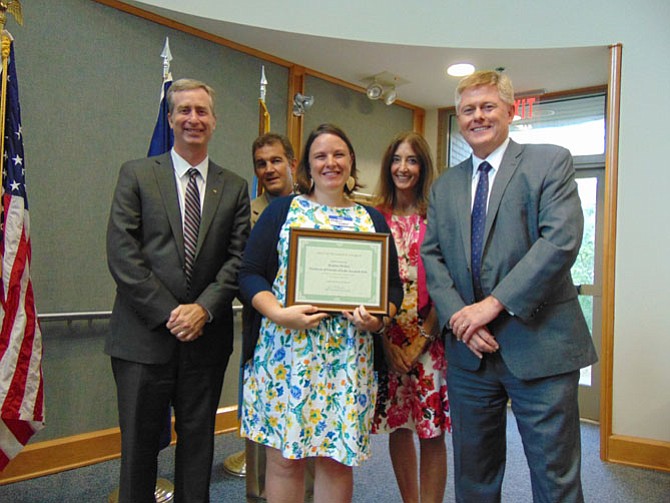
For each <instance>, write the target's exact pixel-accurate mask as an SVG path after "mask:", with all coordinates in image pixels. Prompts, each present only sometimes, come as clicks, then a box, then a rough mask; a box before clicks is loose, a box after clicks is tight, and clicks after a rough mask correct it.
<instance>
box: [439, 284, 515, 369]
mask: <svg viewBox="0 0 670 503" xmlns="http://www.w3.org/2000/svg"><path fill="white" fill-rule="evenodd" d="M503 310H504V306H503V305H502V304H501V303H500V301H499V300H498V299H496V298H495V297H493V296H492V295H489V296H488V297H486V298H485V299H484V300H482V301H480V302H475V303H474V304H471V305H469V306H465V307H464V308H462V309H461V310H459V311H457V312H456V313H454V315H453V316H452V317H451V319H450V320H449V326H450V327H451V331H452V332H453V333H454V335H455V336H456V339H458V340H459V341H462V342H464V343H465V344H467V346H468V348H470V350H471V351H472V352H473V353H475V354H476V355H477V356H478V357H479V358H481V357H482V353H492V352H494V351H497V350H498V348H499V346H498V343H497V342H496V340H495V338H494V337H493V335H491V332H490V331H489V330H488V328H486V325H487V324H488V323H490V322H492V321H493V320H495V319H496V318H497V317H498V315H499V314H500V313H501V312H502V311H503ZM473 338H474V340H473Z"/></svg>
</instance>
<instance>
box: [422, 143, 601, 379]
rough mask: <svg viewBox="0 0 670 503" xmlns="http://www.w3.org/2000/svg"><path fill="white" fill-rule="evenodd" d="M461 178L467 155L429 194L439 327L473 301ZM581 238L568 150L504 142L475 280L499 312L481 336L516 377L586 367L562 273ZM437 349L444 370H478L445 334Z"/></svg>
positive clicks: (429, 255)
mask: <svg viewBox="0 0 670 503" xmlns="http://www.w3.org/2000/svg"><path fill="white" fill-rule="evenodd" d="M471 181H472V158H470V159H468V160H466V161H464V162H462V163H461V164H459V165H458V166H455V167H453V168H450V169H448V170H447V171H446V172H445V173H444V174H442V175H441V176H440V178H439V179H438V180H437V181H436V182H435V184H434V185H433V187H432V190H431V196H430V206H429V210H428V229H427V232H426V238H425V240H424V243H423V246H422V256H423V259H424V264H425V267H426V274H427V278H428V290H429V292H430V295H431V298H432V299H433V301H434V303H435V306H436V308H437V311H438V314H439V318H440V323H441V324H442V326H443V327H444V328H445V330H448V328H447V327H446V325H447V324H448V321H449V319H450V318H451V316H452V315H453V314H454V313H455V312H456V311H458V310H459V309H461V308H462V307H464V306H466V305H469V304H472V303H473V302H474V300H475V299H474V292H473V287H472V275H471V270H470V242H471V240H470V220H471V218H470V215H471V190H472V188H471V187H472V183H471ZM582 231H583V215H582V209H581V204H580V200H579V194H578V192H577V184H576V182H575V181H574V168H573V165H572V157H571V156H570V153H569V151H567V150H566V149H564V148H562V147H557V146H554V145H519V144H517V143H515V142H514V141H510V143H509V145H508V147H507V150H506V151H505V155H504V157H503V160H502V163H501V165H500V170H499V172H498V173H497V175H496V178H495V181H494V183H493V186H492V188H491V194H490V199H489V206H488V212H487V215H486V229H485V233H484V252H483V255H482V271H481V280H482V287H483V290H484V294H485V295H489V294H491V295H493V296H494V297H496V298H497V299H498V300H499V301H500V302H502V304H503V305H504V306H505V308H506V309H507V312H503V313H501V314H500V315H499V316H498V318H497V319H496V320H494V321H493V322H492V323H491V324H490V325H489V329H490V330H491V332H492V333H493V334H494V335H495V337H496V339H497V341H498V343H499V344H500V350H499V351H500V354H501V356H502V358H503V360H504V361H505V363H506V364H507V366H508V368H509V369H510V371H511V372H512V373H513V374H514V375H515V376H516V377H518V378H520V379H533V378H539V377H545V376H549V375H557V374H561V373H564V372H569V371H572V370H576V369H579V368H582V367H585V366H588V365H590V364H591V363H593V362H595V361H596V354H595V349H594V347H593V344H592V342H591V337H590V334H589V331H588V327H587V325H586V323H585V321H584V316H583V314H582V311H581V308H580V305H579V302H578V300H577V289H576V288H575V286H574V284H573V282H572V277H571V275H570V268H571V266H572V265H573V263H574V261H575V258H576V257H577V253H578V252H579V247H580V245H581V240H582ZM509 313H513V314H514V315H513V316H512V315H510V314H509ZM446 350H447V358H448V360H449V364H450V365H457V366H459V367H461V368H464V369H469V370H475V369H477V368H478V367H479V364H480V360H479V359H478V358H477V357H476V356H475V355H474V354H472V352H471V351H470V350H469V349H468V348H467V347H466V345H465V344H463V343H460V342H458V341H457V340H456V338H455V337H454V336H453V335H452V334H451V332H449V331H448V332H447V334H446Z"/></svg>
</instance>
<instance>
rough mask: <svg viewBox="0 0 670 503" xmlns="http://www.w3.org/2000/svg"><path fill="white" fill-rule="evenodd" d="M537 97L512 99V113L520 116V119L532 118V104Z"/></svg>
mask: <svg viewBox="0 0 670 503" xmlns="http://www.w3.org/2000/svg"><path fill="white" fill-rule="evenodd" d="M536 101H537V98H521V99H518V100H514V107H515V113H514V115H516V116H518V117H521V119H532V118H533V105H534V104H535V102H536Z"/></svg>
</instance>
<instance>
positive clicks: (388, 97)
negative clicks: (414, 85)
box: [384, 86, 398, 105]
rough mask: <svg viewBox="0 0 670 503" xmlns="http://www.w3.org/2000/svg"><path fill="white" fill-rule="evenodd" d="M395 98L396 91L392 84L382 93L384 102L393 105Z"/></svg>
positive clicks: (396, 97)
mask: <svg viewBox="0 0 670 503" xmlns="http://www.w3.org/2000/svg"><path fill="white" fill-rule="evenodd" d="M397 99H398V93H397V92H396V90H395V86H392V87H391V88H389V89H388V90H387V91H386V92H385V93H384V103H386V104H387V105H393V103H395V100H397Z"/></svg>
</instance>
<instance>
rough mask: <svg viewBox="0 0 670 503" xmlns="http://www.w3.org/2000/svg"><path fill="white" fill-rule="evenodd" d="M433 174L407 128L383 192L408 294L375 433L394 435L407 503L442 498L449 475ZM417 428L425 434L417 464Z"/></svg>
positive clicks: (392, 336) (382, 205)
mask: <svg viewBox="0 0 670 503" xmlns="http://www.w3.org/2000/svg"><path fill="white" fill-rule="evenodd" d="M434 176H435V173H434V169H433V162H432V159H431V156H430V150H429V147H428V145H427V143H426V141H425V140H424V139H423V137H421V136H420V135H419V134H417V133H413V132H408V133H401V134H399V135H398V136H396V137H395V138H394V139H393V140H392V142H391V144H390V145H389V147H388V148H387V150H386V153H385V154H384V158H383V160H382V167H381V174H380V178H379V188H378V191H377V194H378V197H379V200H378V204H379V206H378V209H380V211H381V212H382V214H383V215H384V217H385V218H386V221H387V223H388V224H389V227H390V228H391V232H392V233H393V238H394V240H395V243H396V247H397V249H398V258H399V269H400V277H401V279H402V282H403V286H404V298H403V303H402V306H401V307H400V309H399V311H398V314H397V316H396V319H395V323H394V324H393V325H392V326H391V327H390V328H389V329H388V330H387V331H386V337H385V346H384V348H385V352H386V358H387V361H388V362H389V366H390V369H389V370H388V371H387V372H385V373H380V375H379V390H378V395H377V405H376V410H375V419H374V427H373V432H374V433H383V432H387V433H390V435H389V451H390V455H391V461H392V463H393V469H394V471H395V475H396V480H397V481H398V487H399V489H400V494H401V496H402V498H403V501H404V502H405V503H408V502H419V501H421V502H422V503H429V502H441V501H442V499H443V497H444V490H445V484H446V476H447V457H446V447H445V444H444V432H445V431H446V430H450V428H451V424H450V421H449V402H448V399H447V384H446V361H445V358H444V342H443V340H442V338H441V337H440V334H439V326H438V325H439V322H438V320H437V313H436V312H435V309H434V308H433V307H432V305H431V302H430V298H429V297H428V292H427V290H426V278H425V272H424V270H423V263H422V261H421V256H420V248H421V243H422V241H423V236H424V234H425V231H426V220H425V219H426V210H427V206H428V201H427V197H428V191H429V189H430V185H431V183H432V181H433V178H434ZM414 433H416V434H417V436H418V437H419V449H420V455H419V462H418V467H417V455H416V450H415V447H414ZM417 468H418V477H417Z"/></svg>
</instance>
